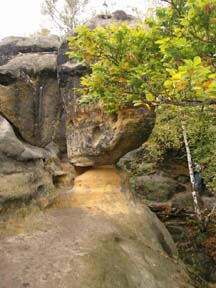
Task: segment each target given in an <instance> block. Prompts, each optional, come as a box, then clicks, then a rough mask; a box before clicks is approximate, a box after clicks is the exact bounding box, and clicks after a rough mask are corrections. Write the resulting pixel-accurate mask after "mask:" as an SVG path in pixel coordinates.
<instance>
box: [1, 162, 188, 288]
mask: <svg viewBox="0 0 216 288" xmlns="http://www.w3.org/2000/svg"><path fill="white" fill-rule="evenodd" d="M16 221H17V220H16ZM15 224H16V225H14V223H13V222H12V221H11V222H10V226H9V227H8V231H9V232H8V234H6V233H4V234H3V235H2V237H1V238H0V255H1V262H0V269H1V287H2V288H6V287H7V288H8V287H10V288H17V287H35V288H37V287H40V288H48V287H55V288H62V287H65V288H71V287H73V288H102V287H103V288H104V287H107V288H114V287H119V288H138V287H139V288H147V287H148V288H165V287H167V288H174V287H178V288H192V287H193V285H192V284H191V282H190V279H189V277H188V275H187V273H186V271H185V268H184V266H183V265H182V263H181V262H180V261H179V260H178V258H177V251H176V248H175V245H174V243H173V241H172V239H171V237H170V235H169V233H168V232H167V230H166V229H165V227H164V225H163V224H162V223H161V222H160V221H159V220H158V218H157V217H156V216H155V215H154V214H153V213H152V212H150V210H149V209H148V208H147V207H142V208H140V207H138V206H136V205H135V204H133V202H132V201H131V198H130V190H129V187H128V184H127V176H126V175H125V174H123V173H122V172H119V171H117V170H116V169H115V168H112V167H101V168H95V169H92V170H89V171H87V172H85V173H84V174H82V175H80V176H78V177H77V178H76V179H75V186H74V188H73V190H72V191H69V192H68V193H66V192H65V193H63V194H62V195H61V197H59V199H58V201H57V202H56V208H52V209H50V210H47V212H46V213H45V214H42V215H41V214H39V215H38V214H36V216H32V217H30V219H29V220H28V218H27V219H26V220H25V222H24V223H19V225H18V223H17V222H15ZM13 225H14V226H15V228H14V230H13V231H12V226H13ZM14 233H15V234H14ZM17 233H18V234H17ZM19 233H20V234H19Z"/></svg>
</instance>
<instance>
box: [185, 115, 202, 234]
mask: <svg viewBox="0 0 216 288" xmlns="http://www.w3.org/2000/svg"><path fill="white" fill-rule="evenodd" d="M180 123H181V128H182V133H183V138H184V144H185V149H186V153H187V161H188V170H189V175H190V181H191V186H192V197H193V205H194V211H195V214H196V217H197V220H198V223H199V224H200V226H201V229H202V226H203V223H202V214H201V210H200V207H199V202H198V192H197V191H196V189H195V179H194V173H193V168H192V159H191V152H190V147H189V145H188V139H187V132H186V128H185V124H184V116H183V113H182V111H181V110H180Z"/></svg>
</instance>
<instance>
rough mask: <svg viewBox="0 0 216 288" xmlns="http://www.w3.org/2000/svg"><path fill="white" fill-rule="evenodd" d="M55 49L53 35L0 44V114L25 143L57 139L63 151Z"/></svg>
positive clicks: (8, 40) (63, 141) (63, 140)
mask: <svg viewBox="0 0 216 288" xmlns="http://www.w3.org/2000/svg"><path fill="white" fill-rule="evenodd" d="M59 46H60V41H59V39H58V37H56V36H47V37H42V36H41V37H32V38H26V37H8V38H5V39H3V40H2V41H1V42H0V112H1V113H2V114H3V115H4V116H5V117H6V118H7V119H8V120H9V121H10V122H11V123H13V126H14V127H16V129H17V130H18V131H19V133H20V135H21V136H22V138H23V139H24V140H25V141H26V142H28V143H29V144H32V145H36V146H40V147H45V146H46V145H48V144H49V143H50V142H52V141H53V140H55V139H57V141H56V142H58V144H59V146H60V148H61V149H62V150H65V147H66V145H65V136H64V125H62V126H61V129H60V125H61V121H62V117H63V116H62V115H63V104H62V100H61V97H60V93H59V87H58V81H57V72H56V71H57V64H56V59H57V51H58V48H59ZM57 134H58V136H57V137H56V135H57Z"/></svg>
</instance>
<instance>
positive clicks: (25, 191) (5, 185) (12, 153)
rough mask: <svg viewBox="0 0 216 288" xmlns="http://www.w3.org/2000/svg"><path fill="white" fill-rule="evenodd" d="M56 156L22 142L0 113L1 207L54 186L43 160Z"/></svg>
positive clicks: (42, 192)
mask: <svg viewBox="0 0 216 288" xmlns="http://www.w3.org/2000/svg"><path fill="white" fill-rule="evenodd" d="M56 157H57V156H56V154H55V153H54V151H49V150H45V149H42V148H39V147H35V146H32V145H30V144H26V143H24V142H22V141H21V140H20V139H18V138H17V136H16V135H15V133H14V130H13V128H12V127H11V125H10V123H9V122H8V121H7V120H6V119H4V118H3V117H2V116H0V161H1V165H0V179H1V181H0V183H1V184H0V211H1V208H2V209H3V208H5V207H6V206H7V202H8V203H9V202H13V201H18V202H19V201H20V200H21V201H23V203H24V202H25V201H27V202H28V201H29V200H32V198H34V197H35V198H37V197H38V196H43V195H44V194H48V193H50V192H51V191H52V190H53V188H54V186H53V182H52V176H51V175H50V173H49V171H47V170H46V169H45V164H44V160H45V159H51V158H56Z"/></svg>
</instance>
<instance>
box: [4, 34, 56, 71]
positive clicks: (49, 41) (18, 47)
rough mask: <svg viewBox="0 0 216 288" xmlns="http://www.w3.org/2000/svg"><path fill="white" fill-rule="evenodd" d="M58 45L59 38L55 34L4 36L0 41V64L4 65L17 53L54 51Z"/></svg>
mask: <svg viewBox="0 0 216 288" xmlns="http://www.w3.org/2000/svg"><path fill="white" fill-rule="evenodd" d="M59 45H60V40H59V38H58V37H57V36H55V35H49V36H35V37H16V36H10V37H6V38H4V39H2V40H1V42H0V65H4V64H5V63H7V62H8V60H10V59H11V58H13V57H14V56H15V55H17V54H19V53H38V52H55V51H57V50H58V48H59Z"/></svg>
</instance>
